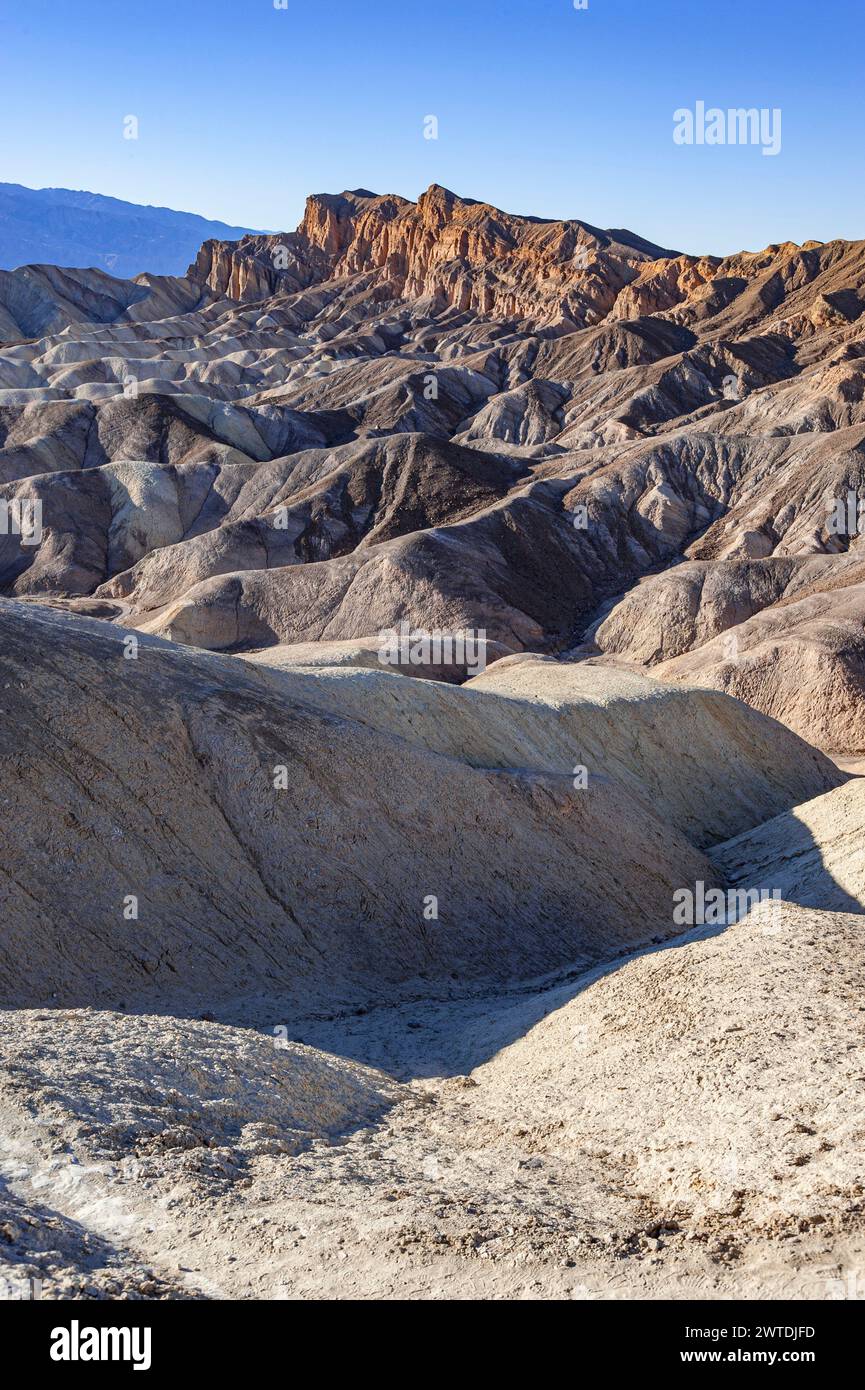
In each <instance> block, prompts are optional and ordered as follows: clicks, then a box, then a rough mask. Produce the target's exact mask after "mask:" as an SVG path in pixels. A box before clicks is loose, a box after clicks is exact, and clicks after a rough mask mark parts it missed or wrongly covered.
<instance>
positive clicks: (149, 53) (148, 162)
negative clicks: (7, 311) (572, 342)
mask: <svg viewBox="0 0 865 1390" xmlns="http://www.w3.org/2000/svg"><path fill="white" fill-rule="evenodd" d="M0 33H2V39H0V180H2V181H5V182H13V183H23V184H27V185H29V186H31V187H45V186H58V187H65V188H86V189H89V190H91V191H94V192H97V193H109V194H112V195H114V196H115V197H119V198H126V199H129V200H130V201H133V202H140V203H155V204H161V205H165V206H168V207H175V208H180V209H183V210H184V211H189V212H198V213H202V214H204V215H205V216H208V217H219V218H222V219H223V220H225V221H227V222H232V223H237V224H241V225H248V226H254V227H263V228H269V229H274V230H283V229H286V228H288V229H291V228H293V227H294V226H295V225H296V224H297V222H298V221H299V219H300V216H301V214H302V211H303V201H304V197H305V196H306V194H307V193H310V192H337V191H339V190H341V189H343V188H357V187H366V188H370V189H372V190H374V191H375V192H382V193H383V192H395V193H402V194H404V195H405V196H406V197H410V198H414V197H416V196H417V195H418V193H420V192H422V191H423V189H424V188H426V187H427V186H428V185H429V184H430V183H433V182H436V183H442V184H444V185H446V186H447V187H449V188H452V189H454V190H455V191H456V192H457V193H461V194H463V195H464V196H467V197H473V198H478V199H483V200H485V201H489V202H492V203H494V204H496V205H497V206H499V207H503V208H505V209H507V210H508V211H512V212H524V213H532V214H534V215H536V216H541V217H580V218H582V219H584V220H585V221H587V222H591V223H595V224H596V225H600V226H604V227H630V228H631V229H632V230H633V231H636V232H638V233H640V234H641V235H642V236H645V237H648V238H650V239H652V240H654V241H657V242H660V243H661V244H663V245H665V246H673V247H676V248H677V249H681V250H685V251H691V252H700V251H704V252H712V253H715V254H724V253H728V252H731V251H735V250H740V249H743V248H747V249H750V250H754V249H758V248H761V247H763V246H765V245H767V244H768V243H770V242H772V241H780V240H787V239H789V240H794V241H804V240H806V239H808V238H809V237H815V238H817V239H819V240H829V239H830V238H832V237H836V236H842V237H849V238H854V237H862V236H865V167H863V165H865V112H863V106H862V91H863V86H865V80H863V79H865V57H863V55H865V6H863V4H862V3H861V0H820V3H819V4H817V3H814V0H715V3H710V0H687V2H686V0H589V7H588V9H587V10H584V11H577V10H575V9H574V5H573V0H314V3H313V0H287V8H286V9H280V10H277V9H276V8H275V7H274V3H273V0H234V2H233V3H229V0H67V2H66V3H58V0H0ZM700 100H702V101H704V102H705V103H706V105H707V106H709V107H712V106H718V107H721V108H724V109H726V108H728V107H739V106H745V107H752V106H753V107H758V108H763V107H766V108H776V107H777V108H780V109H781V112H782V137H783V138H782V148H781V152H780V153H779V154H778V155H777V156H775V157H767V156H764V155H763V154H762V152H761V150H760V148H758V147H753V146H742V145H724V146H714V147H710V146H706V145H703V146H696V145H694V146H677V145H675V144H674V143H673V139H672V131H673V112H674V111H675V110H677V109H679V108H683V107H690V108H692V107H694V105H695V103H696V102H697V101H700ZM127 115H135V116H137V117H138V121H139V138H138V139H137V140H125V139H124V138H123V119H124V117H125V116H127ZM428 115H435V116H437V118H438V122H439V138H438V139H437V140H425V139H424V138H423V121H424V117H425V116H428Z"/></svg>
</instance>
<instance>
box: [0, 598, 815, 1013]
mask: <svg viewBox="0 0 865 1390" xmlns="http://www.w3.org/2000/svg"><path fill="white" fill-rule="evenodd" d="M0 625H2V633H3V642H2V671H0V677H2V679H0V685H2V691H0V693H2V712H3V719H2V727H0V748H2V756H3V762H4V785H5V787H6V799H5V804H4V813H5V821H6V853H5V858H4V869H5V875H4V879H3V887H2V895H3V902H2V909H3V911H2V923H3V925H2V938H0V946H2V954H0V989H2V997H3V998H4V999H5V1000H7V1001H8V1002H15V1003H19V1004H41V1003H45V1002H55V1003H68V1004H72V1003H106V1004H108V1005H109V1006H111V1007H118V1006H119V1005H120V1004H121V1003H122V1002H124V1001H125V1002H126V1003H127V1004H130V1005H131V1004H132V1003H133V1001H134V1000H136V999H140V1000H142V1001H143V1000H145V999H147V998H150V999H153V998H159V999H160V1000H162V1001H165V1000H169V999H171V1000H173V1001H175V1002H178V1003H180V1002H184V1006H185V1007H188V1008H190V1009H195V1011H196V1012H201V1006H202V1001H206V1000H213V1001H216V1000H219V999H222V1000H226V999H231V998H237V997H238V996H239V995H241V994H243V993H249V994H255V993H257V992H262V991H265V992H271V993H272V992H274V991H276V990H280V991H285V990H287V991H289V992H290V993H291V994H293V995H295V996H298V997H299V996H303V997H305V998H308V999H311V998H315V997H322V996H323V995H325V994H326V995H327V997H328V1000H329V1002H330V1003H331V1004H335V1003H337V1002H338V1001H339V1000H340V999H344V1000H348V999H350V998H354V999H357V998H358V997H360V998H361V999H363V1000H367V999H369V998H371V997H379V996H381V995H383V994H384V995H386V994H387V992H388V991H389V990H392V989H394V988H409V987H414V988H415V989H416V990H417V989H428V988H429V987H430V983H431V982H433V983H436V984H437V985H439V986H444V987H447V988H454V987H460V986H462V985H464V984H465V983H467V982H468V981H471V980H479V979H484V980H490V979H499V980H501V979H512V978H514V977H523V978H524V977H526V976H530V975H537V974H541V973H544V972H546V971H549V970H553V969H556V968H558V967H559V966H562V965H565V964H567V965H569V966H573V965H578V964H583V965H586V964H589V963H591V962H592V961H595V960H598V959H602V958H606V957H609V956H610V955H611V954H613V953H615V952H616V951H619V950H622V949H626V948H628V947H632V946H633V945H636V944H638V943H640V942H644V941H647V940H650V939H651V938H652V937H653V936H656V935H661V936H664V935H669V934H670V933H671V932H672V931H673V930H675V927H674V924H673V922H672V920H671V904H672V896H673V892H674V890H675V889H676V888H678V887H680V886H682V885H687V884H689V883H694V882H695V881H696V880H703V881H704V882H706V883H711V882H714V881H715V873H714V870H713V869H712V866H711V864H710V863H709V861H708V860H707V859H706V858H705V856H704V854H703V853H702V852H701V849H702V847H703V846H705V845H708V844H711V843H714V842H717V841H718V840H720V839H725V838H729V836H731V835H734V834H737V833H741V832H742V831H743V830H746V829H749V828H751V827H752V826H753V825H754V824H755V822H758V821H759V820H761V819H765V818H766V817H767V816H771V815H776V814H779V813H780V812H781V811H783V810H785V809H788V808H789V807H790V806H791V805H793V804H795V803H797V802H798V801H801V800H803V799H807V798H808V797H810V796H814V795H816V794H818V793H820V792H821V791H824V790H826V789H827V788H829V787H831V786H834V785H836V784H837V783H838V782H839V781H840V780H842V776H841V774H840V773H839V772H838V771H837V769H836V768H834V767H833V766H832V765H831V764H830V763H829V762H828V761H827V760H826V759H824V758H822V757H821V755H819V754H817V753H815V752H814V751H813V750H812V749H809V748H808V747H807V745H805V744H803V743H802V742H801V741H800V740H798V739H797V738H795V737H794V736H793V735H791V734H789V733H788V732H787V731H786V730H783V729H781V728H780V727H779V726H776V725H773V724H771V723H770V722H768V721H766V720H765V719H763V718H762V717H761V716H759V715H756V714H755V713H753V712H752V711H750V710H748V709H746V708H745V707H744V706H741V705H739V704H736V703H735V702H733V701H730V700H728V699H726V698H725V697H723V696H720V695H718V694H716V693H714V692H697V693H696V694H691V693H689V692H688V691H685V690H681V689H673V688H669V687H664V686H660V685H657V684H656V683H654V682H652V681H649V680H647V679H645V678H641V677H634V678H633V679H632V681H631V684H630V685H629V686H628V687H627V688H625V687H624V686H623V684H622V681H621V680H620V679H619V678H618V674H617V673H615V672H613V673H610V672H607V671H605V670H603V669H601V668H597V669H591V668H589V669H588V670H586V671H581V670H580V668H578V667H563V666H559V665H558V664H556V663H550V664H549V666H547V665H546V664H544V663H541V666H542V668H543V669H542V675H544V673H546V672H547V671H548V670H549V677H548V678H549V679H550V680H551V681H552V680H553V679H554V680H555V682H557V683H558V684H557V688H556V690H555V692H554V699H551V700H547V699H546V698H545V697H544V693H543V690H542V689H541V690H539V691H538V692H537V693H536V692H535V691H534V690H532V689H531V688H528V687H525V688H523V689H522V694H521V696H520V697H519V698H514V697H513V694H512V693H510V692H508V693H507V694H499V693H498V692H495V691H494V690H493V689H490V690H485V689H483V688H480V687H479V688H473V687H469V688H468V689H466V690H462V689H454V688H452V687H449V686H445V685H440V684H433V683H430V682H422V681H412V680H406V679H405V678H403V677H401V676H397V675H390V674H387V673H384V672H373V671H367V670H363V669H360V670H351V669H349V670H343V671H336V672H333V673H330V672H327V671H321V672H318V673H315V672H313V673H303V672H289V671H282V672H280V671H275V670H271V669H269V668H267V667H262V666H253V665H251V664H248V663H244V662H241V661H238V660H236V659H233V658H231V657H219V656H214V655H210V654H206V653H201V652H194V651H190V650H187V649H183V648H179V647H176V646H173V645H172V644H168V643H162V642H158V641H156V640H154V639H148V638H144V637H140V636H139V637H137V638H136V637H134V636H131V635H130V636H126V637H125V636H124V634H123V633H122V632H121V631H119V630H118V629H117V628H115V627H113V626H111V625H110V624H106V623H101V622H98V621H94V620H92V619H87V618H81V617H73V616H71V615H69V614H61V613H56V612H53V611H52V610H50V609H47V608H37V607H34V606H33V605H28V606H25V605H18V604H15V603H7V604H4V605H3V608H2V612H0ZM130 642H131V643H133V645H132V647H131V648H130V645H129V644H130ZM136 642H137V643H138V645H137V646H135V645H134V644H135V643H136ZM130 652H131V653H133V654H134V655H130ZM492 669H493V670H495V668H492ZM527 669H530V668H527ZM544 678H547V677H546V676H545V675H544ZM487 679H490V680H491V679H492V673H489V676H488V677H487ZM569 681H573V682H575V685H574V692H575V694H576V698H575V699H573V700H570V699H569V696H568V689H569V685H568V682H569ZM58 710H62V711H63V716H62V719H60V718H58V716H57V711H58ZM634 721H636V724H635V723H634ZM637 725H641V726H642V728H643V732H644V736H645V746H644V747H642V748H640V751H639V754H637V753H636V752H635V751H634V750H635V748H636V747H637V744H638V740H636V739H635V737H634V732H633V730H634V727H636V726H637ZM685 734H686V735H687V737H688V739H689V748H688V759H689V761H688V770H687V776H686V777H684V778H683V777H682V776H681V773H680V771H677V769H676V765H675V763H674V761H673V757H672V755H673V752H674V751H676V750H678V749H679V747H680V744H681V740H682V738H683V736H684V735H685ZM719 749H724V750H725V752H726V753H727V755H728V756H726V757H721V756H719ZM581 765H585V767H586V768H587V770H588V781H587V783H586V785H585V786H583V785H581V784H580V782H579V779H578V778H575V775H574V773H575V769H576V768H578V767H579V766H581ZM665 815H666V816H668V817H669V823H667V821H665V819H664V816H665ZM611 825H615V826H616V828H617V829H616V837H615V841H614V842H611V841H610V836H609V827H610V826H611ZM421 982H424V983H423V984H422V983H421Z"/></svg>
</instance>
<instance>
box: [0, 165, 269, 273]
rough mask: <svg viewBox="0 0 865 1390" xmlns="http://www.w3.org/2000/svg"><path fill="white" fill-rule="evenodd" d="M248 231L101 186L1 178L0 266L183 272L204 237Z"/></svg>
mask: <svg viewBox="0 0 865 1390" xmlns="http://www.w3.org/2000/svg"><path fill="white" fill-rule="evenodd" d="M250 230H252V229H251V228H249V227H231V226H229V225H228V223H227V222H213V221H210V220H209V219H208V218H206V217H198V216H197V215H196V214H195V213H192V212H175V211H174V210H173V209H172V208H154V207H144V206H141V205H139V204H138V203H125V202H123V201H122V199H120V198H106V197H103V195H102V194H101V193H86V192H75V191H74V190H72V189H69V188H24V187H23V186H22V185H21V184H18V183H0V270H14V269H16V268H17V267H18V266H22V265H32V264H34V263H35V264H50V265H59V266H75V267H84V268H91V267H92V268H94V269H98V270H105V271H107V272H108V273H109V274H110V275H117V276H119V277H121V278H128V277H130V276H132V275H138V274H139V273H140V272H141V271H143V270H149V271H151V272H152V273H153V274H156V275H182V274H183V273H184V272H185V271H186V269H187V267H188V266H189V264H190V262H191V261H193V260H195V257H196V254H197V252H198V248H199V247H200V246H201V243H202V242H203V241H207V240H208V239H209V238H210V237H217V238H219V239H220V240H223V241H225V240H228V241H234V240H236V239H237V238H238V237H241V236H243V235H244V234H245V233H246V232H248V231H250Z"/></svg>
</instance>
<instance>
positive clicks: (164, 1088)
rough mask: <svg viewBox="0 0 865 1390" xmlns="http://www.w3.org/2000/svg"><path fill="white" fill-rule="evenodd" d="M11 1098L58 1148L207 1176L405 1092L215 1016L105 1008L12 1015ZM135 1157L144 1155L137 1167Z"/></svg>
mask: <svg viewBox="0 0 865 1390" xmlns="http://www.w3.org/2000/svg"><path fill="white" fill-rule="evenodd" d="M0 1046H2V1052H3V1059H4V1060H3V1074H2V1096H3V1104H4V1105H6V1106H11V1107H12V1111H14V1110H15V1108H16V1107H19V1108H21V1110H22V1111H24V1112H26V1111H27V1110H29V1109H30V1108H31V1107H34V1106H35V1107H37V1108H38V1111H39V1114H40V1117H41V1121H42V1123H43V1124H44V1126H45V1127H46V1129H45V1134H46V1139H47V1143H48V1149H49V1151H50V1152H52V1153H54V1154H62V1153H64V1152H66V1151H67V1150H68V1149H72V1150H73V1151H74V1152H76V1153H77V1154H79V1156H80V1158H79V1161H82V1160H83V1158H85V1157H87V1156H89V1157H90V1158H91V1159H95V1158H110V1159H112V1160H113V1161H114V1162H117V1163H121V1164H124V1165H125V1167H124V1169H123V1171H124V1172H125V1173H126V1175H127V1176H129V1175H130V1174H131V1175H133V1176H134V1175H135V1174H136V1173H140V1171H141V1170H142V1168H143V1167H146V1165H147V1162H148V1161H151V1160H154V1161H158V1163H159V1165H160V1167H161V1168H162V1169H163V1170H164V1169H165V1167H166V1165H167V1167H168V1168H169V1169H172V1168H173V1169H175V1170H176V1173H177V1175H178V1176H180V1175H181V1174H186V1175H188V1176H190V1175H201V1176H202V1177H203V1178H205V1179H206V1178H208V1177H210V1176H214V1177H223V1176H225V1177H236V1176H239V1174H240V1173H241V1172H242V1171H243V1169H244V1168H245V1167H246V1165H247V1164H248V1163H249V1162H250V1161H251V1159H253V1158H255V1157H256V1156H260V1155H262V1154H267V1153H299V1152H301V1151H302V1150H303V1149H304V1148H306V1147H308V1146H309V1144H310V1143H312V1142H313V1141H314V1140H322V1139H328V1138H336V1137H337V1136H338V1135H340V1134H343V1133H346V1132H347V1131H349V1130H351V1129H353V1128H357V1127H358V1126H361V1125H367V1124H371V1123H373V1122H374V1121H375V1120H377V1119H378V1118H379V1117H380V1116H381V1115H383V1114H384V1113H385V1112H386V1110H387V1109H388V1107H389V1106H390V1105H392V1104H393V1103H394V1102H395V1101H396V1100H397V1099H398V1098H399V1095H400V1088H399V1087H398V1086H396V1085H395V1084H394V1083H393V1082H391V1081H390V1080H389V1079H388V1078H387V1077H385V1076H384V1075H383V1074H382V1073H380V1072H374V1071H371V1070H370V1069H369V1068H368V1067H362V1066H358V1065H357V1063H355V1062H350V1061H345V1060H343V1059H341V1058H336V1057H331V1056H326V1055H325V1054H322V1053H320V1052H317V1051H315V1050H314V1049H312V1048H308V1047H301V1046H299V1045H298V1044H296V1043H292V1042H289V1041H288V1040H287V1039H286V1038H285V1037H283V1036H281V1035H279V1034H275V1035H273V1036H271V1037H266V1036H263V1035H262V1034H260V1033H256V1032H252V1031H250V1030H247V1029H241V1028H228V1027H225V1026H220V1025H217V1024H214V1023H208V1022H204V1021H198V1022H194V1021H191V1020H188V1019H174V1018H152V1017H147V1016H145V1017H140V1016H134V1015H133V1016H129V1017H124V1016H122V1015H120V1014H109V1013H100V1012H98V1011H92V1010H87V1011H78V1010H76V1011H67V1010H62V1009H55V1010H52V1011H51V1012H50V1013H34V1012H30V1011H26V1010H18V1011H14V1012H6V1013H0ZM129 1160H139V1162H138V1163H137V1165H135V1164H133V1166H132V1167H131V1168H130V1166H129Z"/></svg>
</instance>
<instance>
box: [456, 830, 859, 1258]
mask: <svg viewBox="0 0 865 1390" xmlns="http://www.w3.org/2000/svg"><path fill="white" fill-rule="evenodd" d="M861 824H862V822H861V818H860V828H861ZM863 967H865V932H863V928H862V924H861V921H860V920H859V919H857V918H855V917H851V916H846V915H838V914H830V913H824V912H819V913H818V912H810V911H807V910H804V909H801V908H798V907H794V906H792V905H786V904H785V905H783V907H781V908H780V910H779V911H778V913H777V914H775V915H773V914H771V913H765V912H764V911H763V910H758V911H757V912H755V913H753V914H751V915H750V916H749V917H747V918H745V919H744V920H743V921H741V922H740V923H738V924H737V925H735V926H732V927H728V928H727V929H726V930H724V931H722V932H721V933H720V934H718V935H715V936H711V937H706V938H704V939H698V940H693V941H692V942H690V943H689V944H681V943H676V944H675V945H672V946H670V947H669V948H667V949H664V948H662V949H660V950H658V951H655V952H653V953H651V954H647V955H641V956H639V957H636V958H634V959H632V960H629V961H628V962H627V963H626V964H624V965H623V966H622V967H621V968H619V969H613V970H612V971H609V972H606V973H601V972H599V973H598V975H597V977H596V978H595V980H594V982H592V981H591V978H589V980H588V981H587V982H586V983H585V985H584V987H583V988H582V989H581V991H580V992H579V993H578V994H577V995H576V997H574V998H572V999H571V1000H570V1001H569V1002H567V1003H565V1004H564V1006H563V1007H562V1008H560V1009H558V1010H556V1011H555V1012H554V1013H552V1014H551V1015H550V1016H549V1017H548V1018H546V1019H544V1020H543V1021H542V1022H540V1023H538V1024H537V1025H536V1026H535V1027H534V1028H532V1029H531V1030H530V1031H529V1032H528V1033H527V1034H526V1036H525V1037H524V1038H522V1039H520V1041H519V1042H517V1043H515V1044H514V1045H513V1046H511V1047H509V1048H506V1049H505V1050H504V1051H503V1052H501V1053H500V1054H499V1055H498V1056H497V1057H495V1058H493V1059H492V1061H490V1062H489V1063H488V1064H486V1065H485V1066H482V1067H481V1068H480V1069H479V1070H478V1071H476V1072H475V1073H474V1078H475V1080H476V1081H477V1082H478V1085H479V1088H480V1089H479V1093H478V1111H479V1112H480V1113H481V1114H485V1115H487V1116H489V1117H490V1118H491V1119H494V1118H495V1117H497V1116H501V1115H504V1114H507V1115H511V1116H519V1118H520V1121H521V1123H522V1124H523V1125H524V1126H525V1127H526V1129H527V1130H528V1132H529V1134H530V1135H531V1136H532V1149H533V1151H534V1152H537V1153H538V1154H541V1155H549V1156H550V1158H551V1159H552V1160H557V1159H558V1160H561V1161H564V1162H569V1161H574V1160H576V1159H577V1157H578V1156H580V1157H581V1158H584V1159H586V1160H588V1161H589V1162H590V1163H591V1164H592V1165H593V1166H595V1167H597V1170H598V1175H599V1176H600V1172H601V1169H602V1167H603V1165H604V1163H605V1162H606V1163H607V1164H608V1167H607V1177H608V1179H609V1180H611V1182H612V1184H613V1185H616V1184H618V1183H622V1184H624V1186H625V1188H626V1190H628V1191H630V1192H632V1193H633V1194H634V1195H637V1194H640V1195H641V1196H642V1197H643V1198H644V1199H646V1200H648V1201H649V1202H650V1204H651V1205H653V1206H654V1208H655V1210H656V1212H657V1214H658V1216H659V1217H661V1218H663V1220H662V1221H661V1223H660V1224H661V1225H662V1226H663V1225H664V1224H665V1223H667V1224H669V1225H670V1226H672V1228H673V1229H674V1230H675V1229H676V1228H677V1227H682V1226H684V1225H686V1224H687V1225H688V1226H693V1225H694V1224H695V1223H698V1224H702V1226H703V1228H704V1229H705V1230H706V1231H707V1233H708V1232H709V1231H710V1230H711V1228H712V1227H713V1226H714V1227H716V1228H718V1229H719V1230H720V1231H721V1233H722V1241H723V1243H724V1244H726V1245H739V1246H740V1247H741V1246H742V1245H743V1244H744V1242H745V1241H746V1240H747V1239H750V1238H751V1237H752V1236H753V1235H754V1234H755V1233H757V1232H762V1233H766V1232H771V1233H774V1234H782V1233H783V1232H785V1231H786V1232H801V1231H807V1230H809V1229H812V1228H816V1227H820V1229H821V1232H824V1233H825V1234H826V1236H827V1238H828V1237H829V1236H830V1234H831V1233H833V1232H834V1233H836V1234H837V1233H838V1232H840V1231H843V1230H845V1229H851V1228H853V1227H856V1226H861V1220H862V1211H863V1201H862V1192H863V1178H865V1168H863V1157H862V1146H861V1137H862V1135H861V1100H862V1098H863V1097H865V1081H863V1076H862V1073H863V1064H865V1014H863V1012H862V1005H861V999H860V991H859V981H860V980H861V977H862V970H863ZM857 1096H858V1097H859V1098H860V1099H859V1101H858V1102H857V1099H856V1097H857Z"/></svg>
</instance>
